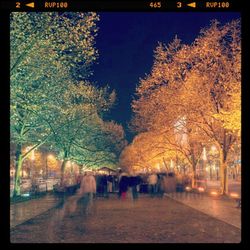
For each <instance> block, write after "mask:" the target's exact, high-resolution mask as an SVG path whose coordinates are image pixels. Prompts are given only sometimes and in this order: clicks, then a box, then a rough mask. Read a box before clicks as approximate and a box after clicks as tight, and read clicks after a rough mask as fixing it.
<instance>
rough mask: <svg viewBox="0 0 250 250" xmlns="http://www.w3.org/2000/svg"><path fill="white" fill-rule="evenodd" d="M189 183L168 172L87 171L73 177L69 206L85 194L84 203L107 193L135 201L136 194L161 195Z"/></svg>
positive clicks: (107, 196) (186, 179) (107, 194)
mask: <svg viewBox="0 0 250 250" xmlns="http://www.w3.org/2000/svg"><path fill="white" fill-rule="evenodd" d="M190 182H191V180H190V178H188V177H187V176H182V175H175V173H172V172H170V173H150V174H139V175H136V174H128V173H126V172H123V171H121V170H120V171H119V173H118V174H116V175H111V174H110V175H107V174H94V173H93V172H91V171H88V172H85V173H84V174H83V175H82V176H79V177H78V178H77V189H76V193H75V195H74V197H73V198H71V203H72V204H74V205H72V204H71V205H72V206H73V207H76V204H77V202H78V200H79V199H81V198H82V197H85V202H86V203H91V202H92V201H93V198H94V197H96V196H97V197H103V198H109V195H110V194H111V193H117V198H118V199H121V200H125V199H127V197H128V196H129V197H132V199H133V200H137V199H138V197H139V194H140V193H147V194H149V195H150V197H152V198H153V197H161V198H162V197H163V194H164V193H170V192H175V191H183V190H184V188H185V186H188V185H190V184H191V183H190ZM180 187H182V190H181V189H180ZM178 188H179V190H178ZM72 206H71V207H72ZM73 210H74V209H73Z"/></svg>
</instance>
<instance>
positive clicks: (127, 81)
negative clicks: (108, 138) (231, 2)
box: [92, 12, 240, 141]
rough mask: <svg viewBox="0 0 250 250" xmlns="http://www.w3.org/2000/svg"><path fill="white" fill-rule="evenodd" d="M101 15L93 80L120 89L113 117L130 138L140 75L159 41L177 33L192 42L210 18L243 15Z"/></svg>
mask: <svg viewBox="0 0 250 250" xmlns="http://www.w3.org/2000/svg"><path fill="white" fill-rule="evenodd" d="M99 15H100V21H99V22H98V27H99V31H98V35H97V37H96V48H97V49H98V51H99V59H98V64H96V65H95V66H94V67H93V70H94V75H93V77H92V80H93V81H96V82H97V83H98V85H100V86H103V85H106V84H108V85H109V86H110V87H111V89H115V90H116V92H117V103H116V106H115V107H114V108H113V109H112V110H111V112H110V119H112V120H115V121H116V122H118V123H121V124H122V125H123V126H124V128H125V131H126V134H127V139H128V140H129V141H131V139H132V137H131V133H129V131H128V130H127V128H126V127H127V123H128V122H129V120H130V118H131V114H132V112H131V106H130V104H131V100H132V96H133V95H134V93H135V88H136V85H138V83H139V78H140V77H144V76H145V74H146V73H150V70H151V67H152V64H153V50H154V49H155V48H156V46H157V43H158V41H160V42H164V43H169V42H171V41H172V40H173V38H174V36H175V35H177V36H178V37H179V38H180V39H181V40H182V42H183V43H187V44H190V43H191V42H193V40H194V39H195V38H196V37H197V36H198V34H199V31H200V29H201V28H203V27H206V26H208V25H209V23H210V20H212V19H217V20H218V21H220V22H221V23H222V24H224V23H226V22H228V21H230V20H232V19H236V18H239V17H240V14H239V13H230V12H224V13H219V12H217V13H205V12H203V13H194V12H189V13H188V12H185V13H184V12H183V13H174V12H165V13H164V12H158V13H151V12H147V13H144V12H101V13H99Z"/></svg>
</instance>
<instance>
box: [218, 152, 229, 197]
mask: <svg viewBox="0 0 250 250" xmlns="http://www.w3.org/2000/svg"><path fill="white" fill-rule="evenodd" d="M220 186H221V194H223V195H226V194H228V173H227V164H226V163H225V162H224V159H223V155H222V157H220Z"/></svg>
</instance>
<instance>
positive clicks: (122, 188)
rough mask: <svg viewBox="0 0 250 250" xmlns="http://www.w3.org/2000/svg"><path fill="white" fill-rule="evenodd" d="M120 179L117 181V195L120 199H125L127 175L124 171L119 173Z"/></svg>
mask: <svg viewBox="0 0 250 250" xmlns="http://www.w3.org/2000/svg"><path fill="white" fill-rule="evenodd" d="M119 179H120V181H119V194H118V197H119V198H121V199H122V200H125V199H126V193H127V191H128V185H129V183H128V181H129V179H128V175H127V174H126V173H124V172H123V173H121V175H120V178H119Z"/></svg>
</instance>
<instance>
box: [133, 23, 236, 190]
mask: <svg viewBox="0 0 250 250" xmlns="http://www.w3.org/2000/svg"><path fill="white" fill-rule="evenodd" d="M240 57H241V46H240V23H239V21H238V20H236V21H232V22H231V23H228V24H226V25H224V26H220V25H219V23H218V22H217V21H213V22H212V23H211V25H210V27H208V28H206V29H203V30H201V34H200V36H199V37H198V38H197V39H195V41H194V42H193V43H192V44H191V45H183V44H181V42H180V40H179V39H178V38H175V39H174V40H173V42H172V43H170V44H169V45H168V46H166V45H164V44H159V46H158V47H157V48H156V51H155V60H154V64H153V68H152V70H151V73H150V74H149V75H147V76H146V77H145V78H144V79H141V81H140V85H139V86H138V87H137V90H136V91H137V92H136V94H137V99H135V100H134V101H133V103H132V108H133V111H134V117H133V120H132V125H131V127H132V128H133V129H134V130H135V131H137V132H143V131H153V130H154V131H161V132H165V137H166V141H167V142H168V144H169V143H170V144H172V146H174V147H175V150H177V151H178V150H180V145H179V143H177V142H178V140H177V138H175V137H174V136H173V135H175V133H176V131H175V130H176V129H175V127H176V126H175V125H176V123H178V122H179V121H181V119H183V118H185V126H184V127H183V129H184V134H186V135H187V144H186V146H187V147H183V146H182V149H184V152H185V151H186V152H188V151H189V153H188V154H187V155H189V157H188V159H192V157H193V156H194V154H193V156H192V154H190V153H191V151H192V150H195V151H196V152H197V154H195V155H196V157H195V160H194V161H193V162H197V160H198V158H199V157H198V156H199V154H200V150H201V148H202V145H204V143H206V141H207V143H211V142H214V143H215V144H216V145H217V147H218V149H219V152H220V170H221V188H222V189H221V191H222V193H223V194H224V193H227V156H228V154H229V153H230V149H231V147H232V145H233V144H234V143H235V142H236V140H237V138H238V131H240V121H239V120H238V118H239V117H240V105H239V104H240V101H239V100H240V81H241V78H240V77H241V72H240V68H241V67H240ZM235 89H236V91H235ZM234 93H235V94H234ZM234 99H235V100H236V101H235V104H232V100H234ZM232 113H234V114H235V115H234V117H231V118H232V121H233V122H231V120H230V121H229V120H228V119H226V118H225V115H226V114H232ZM169 133H170V136H168V134H169ZM192 145H193V146H192ZM190 150H191V151H190ZM181 151H183V150H181ZM185 154H186V153H185ZM194 165H195V164H194Z"/></svg>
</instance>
